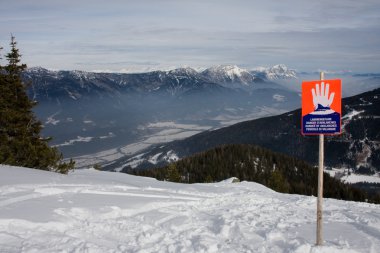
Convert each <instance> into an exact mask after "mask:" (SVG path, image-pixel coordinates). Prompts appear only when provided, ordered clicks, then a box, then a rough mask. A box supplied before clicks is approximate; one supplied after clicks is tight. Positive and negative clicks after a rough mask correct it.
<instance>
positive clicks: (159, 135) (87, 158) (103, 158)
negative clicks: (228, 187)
mask: <svg viewBox="0 0 380 253" xmlns="http://www.w3.org/2000/svg"><path fill="white" fill-rule="evenodd" d="M210 128H211V126H202V125H196V124H181V123H176V122H173V121H160V122H154V123H149V124H147V125H145V126H140V127H139V130H142V131H143V130H149V135H146V136H144V137H142V139H140V140H138V141H136V142H135V143H131V144H129V145H126V146H122V147H118V148H113V149H108V150H104V151H101V152H98V153H95V154H89V155H83V156H77V157H74V158H73V159H74V160H75V163H76V164H75V165H76V166H77V167H78V168H85V167H88V166H92V165H94V164H103V165H104V164H107V163H110V162H113V161H115V160H116V159H119V158H121V157H124V156H131V155H137V153H138V152H141V151H143V150H144V149H146V148H148V147H150V146H152V145H154V144H158V143H167V142H170V141H174V140H179V139H184V138H187V137H190V136H192V135H194V134H198V133H200V132H203V131H206V130H208V129H210ZM104 137H105V136H101V137H100V138H104ZM109 137H110V138H111V137H115V135H114V134H109ZM78 138H79V137H78ZM78 138H77V139H75V140H70V141H68V142H65V143H63V144H59V145H56V146H63V145H71V144H72V143H74V142H77V141H84V140H85V139H83V138H80V139H78ZM92 138H95V137H92ZM91 140H92V139H91ZM91 140H89V141H91ZM141 162H143V160H142V159H140V158H139V159H135V158H131V159H129V161H128V163H127V164H125V165H131V166H132V168H134V167H136V166H138V164H139V163H141ZM133 166H134V167H133Z"/></svg>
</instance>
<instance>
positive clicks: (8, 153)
mask: <svg viewBox="0 0 380 253" xmlns="http://www.w3.org/2000/svg"><path fill="white" fill-rule="evenodd" d="M16 45H17V43H16V41H15V38H14V37H13V36H12V37H11V43H10V46H11V51H10V52H9V53H8V54H6V55H5V56H6V59H7V61H8V64H7V65H6V66H0V163H2V164H9V165H15V166H24V167H30V168H36V169H41V170H50V171H56V172H60V173H68V171H69V170H71V169H73V168H74V162H73V161H72V160H71V161H70V162H69V163H64V162H62V154H61V153H59V152H58V150H57V149H56V148H51V147H49V145H48V142H49V140H51V138H43V137H41V135H40V132H41V130H42V124H41V122H40V121H38V120H37V119H36V117H35V116H34V113H33V111H32V108H33V107H34V106H35V105H36V102H34V101H31V100H30V99H29V98H28V96H27V94H26V85H25V83H24V82H23V81H22V78H21V75H22V72H23V71H24V70H25V69H26V65H25V64H21V63H20V61H21V55H20V53H19V50H18V49H17V47H16Z"/></svg>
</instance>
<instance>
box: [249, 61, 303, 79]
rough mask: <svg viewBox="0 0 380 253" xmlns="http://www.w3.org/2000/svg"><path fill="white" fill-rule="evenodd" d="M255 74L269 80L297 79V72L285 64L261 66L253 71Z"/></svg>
mask: <svg viewBox="0 0 380 253" xmlns="http://www.w3.org/2000/svg"><path fill="white" fill-rule="evenodd" d="M251 73H252V74H253V75H254V76H257V77H261V78H265V79H268V80H281V79H293V78H294V79H297V72H296V71H295V70H293V69H289V68H288V67H287V66H285V65H284V64H278V65H274V66H273V67H270V68H264V67H259V68H256V69H254V70H252V72H251Z"/></svg>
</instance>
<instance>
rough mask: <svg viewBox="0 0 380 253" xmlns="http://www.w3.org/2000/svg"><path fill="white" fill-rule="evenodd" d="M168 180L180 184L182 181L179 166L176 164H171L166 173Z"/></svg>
mask: <svg viewBox="0 0 380 253" xmlns="http://www.w3.org/2000/svg"><path fill="white" fill-rule="evenodd" d="M166 178H167V180H168V181H170V182H177V183H178V182H180V181H181V175H180V174H179V172H178V169H177V166H176V165H175V164H174V163H171V164H169V166H168V169H167V172H166Z"/></svg>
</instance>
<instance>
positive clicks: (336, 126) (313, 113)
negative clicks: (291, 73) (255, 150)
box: [301, 72, 342, 245]
mask: <svg viewBox="0 0 380 253" xmlns="http://www.w3.org/2000/svg"><path fill="white" fill-rule="evenodd" d="M324 79H325V78H324V73H323V72H321V73H320V80H317V81H306V82H302V121H301V125H302V127H301V128H302V134H303V135H319V157H318V190H317V193H318V199H317V240H316V244H317V245H322V244H323V237H322V210H323V205H322V204H323V168H324V164H323V162H324V135H326V134H327V135H336V134H340V133H341V125H342V124H341V114H342V109H341V94H342V91H341V90H342V88H341V80H324Z"/></svg>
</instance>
